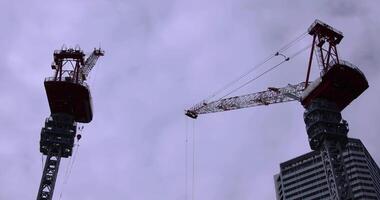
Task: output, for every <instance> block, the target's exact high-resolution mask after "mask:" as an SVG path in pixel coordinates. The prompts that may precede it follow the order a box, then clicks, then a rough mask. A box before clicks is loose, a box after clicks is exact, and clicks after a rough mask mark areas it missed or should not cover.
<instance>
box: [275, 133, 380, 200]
mask: <svg viewBox="0 0 380 200" xmlns="http://www.w3.org/2000/svg"><path fill="white" fill-rule="evenodd" d="M343 156H344V163H345V168H346V170H347V173H348V176H349V182H350V186H351V188H352V192H353V195H354V199H355V200H357V199H358V200H359V199H380V169H379V167H378V166H377V164H376V162H375V161H374V160H373V159H372V157H371V155H370V154H369V152H368V151H367V149H366V148H365V147H364V145H363V143H362V142H361V141H360V140H359V139H353V138H350V139H349V140H348V144H347V149H346V151H345V152H344V153H343ZM274 182H275V190H276V197H277V200H295V199H297V200H298V199H312V200H317V199H330V198H329V197H330V193H329V186H328V183H327V179H326V174H325V170H324V166H323V162H322V157H321V155H320V153H319V152H317V151H312V152H309V153H306V154H304V155H301V156H299V157H296V158H294V159H291V160H288V161H286V162H283V163H281V164H280V173H278V174H276V175H275V176H274Z"/></svg>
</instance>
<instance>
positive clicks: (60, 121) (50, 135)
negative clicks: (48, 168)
mask: <svg viewBox="0 0 380 200" xmlns="http://www.w3.org/2000/svg"><path fill="white" fill-rule="evenodd" d="M76 128H77V127H76V123H75V122H74V119H73V117H72V116H69V115H66V114H53V115H51V116H50V117H49V118H47V119H46V121H45V127H44V128H42V130H41V140H40V152H41V153H42V154H44V155H48V156H49V155H51V156H58V155H59V156H60V157H64V158H67V157H69V156H71V155H72V150H73V146H74V139H75V134H76Z"/></svg>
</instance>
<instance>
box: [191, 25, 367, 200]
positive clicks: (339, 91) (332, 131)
mask: <svg viewBox="0 0 380 200" xmlns="http://www.w3.org/2000/svg"><path fill="white" fill-rule="evenodd" d="M308 33H309V34H310V35H311V36H312V37H313V41H312V49H311V52H310V58H309V62H308V68H307V74H306V81H305V82H302V83H299V84H296V85H290V84H289V85H288V86H286V87H283V88H269V89H268V90H267V91H263V92H258V93H253V94H247V95H242V96H236V97H230V98H224V99H220V100H217V101H213V102H209V103H208V102H201V103H200V104H197V105H195V106H193V107H191V108H190V109H188V110H186V111H185V114H186V115H187V116H189V117H191V118H194V119H195V118H197V117H198V115H199V114H206V113H213V112H222V111H228V110H234V109H241V108H247V107H254V106H260V105H270V104H274V103H282V102H288V101H294V100H298V101H300V102H301V104H302V105H303V107H304V108H305V112H304V122H305V124H306V132H307V134H308V140H309V145H310V148H311V149H312V150H315V151H318V152H320V154H321V157H322V161H323V167H324V171H325V174H326V182H327V183H328V185H329V193H330V198H331V199H333V200H351V199H353V198H354V196H353V193H352V188H351V186H350V183H349V180H350V179H349V176H348V172H347V169H346V167H345V165H344V158H343V151H344V150H345V149H346V145H347V134H348V131H349V128H348V123H347V122H346V121H345V120H343V118H342V115H341V111H342V110H343V109H344V108H346V106H348V105H349V104H350V103H351V102H352V101H353V100H354V99H356V98H357V97H359V96H360V95H361V94H362V93H363V92H364V91H365V90H366V89H367V88H368V82H367V79H366V77H365V76H364V74H363V73H362V72H361V71H360V70H359V69H358V68H357V67H356V66H354V65H353V64H351V63H349V62H347V61H343V60H340V59H339V57H338V51H337V45H338V44H339V43H340V42H341V40H342V39H343V34H342V32H340V31H338V30H336V29H334V28H333V27H331V26H329V25H327V24H325V23H323V22H321V21H319V20H315V22H314V23H313V24H312V25H311V26H310V27H309V29H308ZM314 53H316V55H317V61H318V65H319V67H320V70H321V73H320V77H318V78H317V79H316V80H315V81H313V82H309V79H310V72H311V66H312V61H313V55H314Z"/></svg>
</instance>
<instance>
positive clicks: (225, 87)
mask: <svg viewBox="0 0 380 200" xmlns="http://www.w3.org/2000/svg"><path fill="white" fill-rule="evenodd" d="M306 35H307V32H304V33H302V34H301V35H299V36H297V37H296V38H295V39H293V40H292V41H291V42H289V43H288V44H286V45H284V46H283V47H282V48H280V49H279V50H278V51H276V52H275V53H273V54H271V55H269V56H268V57H267V58H266V59H264V60H263V61H262V62H260V63H258V64H256V65H254V66H253V67H252V68H250V69H249V70H248V71H246V72H245V73H243V74H242V75H240V76H239V77H237V78H236V79H234V80H232V81H231V82H229V83H227V84H226V85H225V86H223V87H222V88H220V89H219V90H217V91H216V92H214V93H213V94H212V95H211V96H209V97H208V98H206V99H205V100H204V101H206V102H207V101H209V100H210V99H212V98H214V97H215V96H217V95H218V94H220V93H221V92H223V91H224V90H226V89H227V88H229V87H231V86H232V85H233V84H235V83H237V82H238V81H240V80H241V79H243V78H244V77H246V76H248V75H249V74H250V73H252V72H253V71H255V70H257V69H259V68H260V67H261V66H262V65H264V64H265V63H267V62H268V61H270V60H271V59H272V58H274V57H276V56H278V55H283V54H280V52H283V51H286V50H288V49H289V48H290V47H292V46H294V45H295V44H296V43H297V42H299V41H301V40H302V39H303V38H305V36H306Z"/></svg>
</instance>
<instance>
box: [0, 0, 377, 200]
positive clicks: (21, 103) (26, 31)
mask: <svg viewBox="0 0 380 200" xmlns="http://www.w3.org/2000/svg"><path fill="white" fill-rule="evenodd" d="M379 8H380V3H379V2H378V1H370V0H363V1H347V0H341V1H333V2H331V1H328V0H323V1H305V0H294V1H253V0H210V1H201V0H193V1H182V0H160V1H154V0H124V1H122V0H113V1H110V0H87V1H78V0H72V1H43V0H35V1H26V0H25V1H10V0H9V1H8V0H4V1H1V2H0V11H1V12H0V15H1V17H0V24H1V27H2V30H1V32H0V47H1V48H2V51H1V54H0V69H1V71H0V80H1V82H0V91H1V96H0V163H1V165H0V199H7V200H10V199H34V198H35V197H36V195H37V191H38V186H39V182H40V179H41V173H42V161H41V154H40V152H39V139H40V135H39V134H40V130H41V127H42V126H43V122H44V119H45V118H46V117H48V116H49V114H50V111H49V106H48V102H47V98H46V95H45V91H44V87H43V80H44V78H45V77H47V76H50V75H51V74H52V71H51V68H50V64H51V62H52V53H53V51H54V50H55V49H60V48H61V46H62V45H63V44H65V45H67V46H72V47H74V46H75V45H77V44H78V45H80V46H81V48H82V49H83V50H84V51H85V52H90V51H91V50H92V49H93V48H94V47H99V46H101V47H102V48H103V49H104V50H105V51H106V56H104V57H102V58H101V59H99V62H98V63H97V65H96V66H95V68H94V70H93V71H92V73H91V77H90V80H89V84H90V85H91V92H92V96H93V105H94V120H93V121H92V122H91V123H90V124H86V125H85V128H84V130H83V133H82V134H83V137H82V140H81V142H80V148H79V150H78V153H77V156H76V159H75V162H74V164H73V168H72V170H71V175H70V176H69V178H68V180H67V181H66V182H65V181H64V180H65V171H66V170H67V168H68V166H69V163H70V162H69V159H65V160H63V161H62V162H61V168H60V174H59V177H58V180H57V184H56V191H55V197H54V199H56V200H58V199H60V196H61V199H65V200H66V199H67V200H75V199H81V200H94V199H99V200H100V199H130V200H153V199H154V200H186V199H191V198H192V193H194V199H197V200H211V199H217V200H231V199H239V200H251V199H274V198H275V194H274V184H273V175H274V174H275V173H277V172H278V171H279V163H281V162H283V161H286V160H288V159H291V158H293V157H295V156H298V155H301V154H303V153H306V152H308V151H309V146H308V143H307V136H306V132H305V128H304V122H303V118H302V114H303V108H302V106H300V105H299V103H296V102H292V103H287V104H279V105H271V106H268V107H258V108H251V109H245V110H239V111H231V112H225V113H217V114H210V115H205V116H200V117H199V119H197V120H195V121H194V120H191V119H187V118H186V117H185V116H184V115H183V110H184V109H185V108H188V107H190V106H191V105H193V104H195V103H197V102H199V101H200V100H202V99H204V98H205V97H207V96H209V95H210V94H212V92H214V91H216V90H217V89H219V88H220V87H222V86H223V85H225V84H226V83H228V82H229V81H231V80H232V79H234V78H236V77H238V76H239V75H241V74H242V73H243V72H245V71H246V70H248V69H250V68H251V67H252V66H254V65H255V64H257V63H259V62H260V61H262V60H263V59H264V58H266V57H267V56H268V55H270V54H271V53H273V52H275V51H276V49H279V48H280V47H281V46H283V45H284V44H286V43H288V42H289V41H291V40H292V39H294V38H295V37H297V36H298V35H300V34H302V33H303V32H305V31H306V29H307V28H308V26H309V25H310V24H311V23H312V22H313V21H314V19H316V18H318V19H321V20H323V21H325V22H327V23H328V24H330V25H332V26H334V27H336V28H337V29H339V30H341V31H342V32H343V33H344V35H345V38H344V39H343V41H342V43H341V44H340V45H339V47H338V50H339V53H340V55H341V57H343V58H344V59H346V60H349V61H350V62H352V63H354V64H356V65H358V66H359V67H360V69H361V70H362V71H363V72H364V73H365V74H366V76H367V78H368V81H369V84H370V88H369V89H368V90H367V91H365V93H364V94H363V95H362V96H360V97H359V98H358V100H357V101H355V102H353V103H352V104H351V105H350V106H349V107H348V108H347V109H346V110H345V111H343V117H344V118H345V119H346V120H348V122H349V125H350V133H349V134H350V136H352V137H356V138H360V139H361V140H362V141H363V143H364V144H365V145H366V147H367V149H368V150H369V152H370V153H371V154H372V156H373V157H374V159H375V160H376V162H377V163H379V162H380V149H379V148H378V143H379V141H380V134H379V129H380V124H379V121H378V120H379V118H380V107H379V106H378V105H377V103H378V102H380V95H379V92H380V74H379V73H380V70H379V67H378V63H380V58H379V56H378V55H379V54H380V42H379V41H380V40H379V39H378V38H377V37H378V33H379V32H380V25H379V23H378V19H379V17H380V14H379V13H380V12H379ZM310 42H311V38H310V37H306V38H305V39H304V40H302V41H301V42H300V43H299V44H298V46H297V45H296V46H294V47H293V48H292V49H289V52H286V53H287V55H289V54H292V53H294V52H296V51H297V50H299V49H301V48H302V47H303V46H305V45H307V44H309V43H310ZM276 59H277V60H273V63H272V64H274V63H278V62H279V61H281V59H280V58H276ZM307 59H308V53H307V52H304V53H303V54H300V55H299V56H298V57H296V58H294V60H291V61H289V63H286V64H284V65H283V66H281V68H279V69H277V70H276V71H274V72H273V73H270V74H268V75H267V76H265V77H263V78H262V79H260V80H259V81H257V82H255V83H253V84H250V85H249V86H247V87H245V88H243V89H242V90H240V91H238V92H237V93H235V94H236V95H239V94H245V93H249V92H256V91H261V90H265V89H266V88H267V87H268V86H278V87H280V86H284V85H286V84H288V83H298V82H301V81H303V80H304V76H305V73H306V65H307ZM270 66H271V64H269V65H267V66H264V67H263V69H267V68H269V67H270ZM265 67H266V68H265ZM317 74H318V68H317V66H316V65H314V71H313V75H314V76H313V78H316V75H317ZM255 75H257V74H253V75H252V76H251V78H252V77H254V76H255ZM186 135H187V137H188V142H187V145H186ZM194 136H195V138H193V137H194ZM193 140H194V141H195V143H193ZM186 146H187V154H186ZM193 146H195V149H194V150H195V151H194V161H195V162H194V163H193ZM186 158H187V162H186ZM186 163H187V165H186ZM193 166H194V172H195V176H194V177H193V176H192V173H193ZM186 174H187V183H186ZM192 180H194V182H193V181H192ZM193 183H194V184H193ZM186 185H187V192H186ZM192 186H194V187H192ZM186 193H187V195H186ZM61 194H62V195H61Z"/></svg>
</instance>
